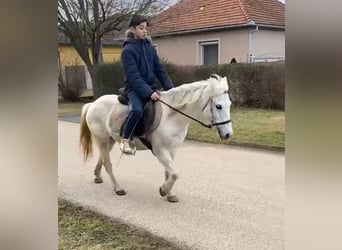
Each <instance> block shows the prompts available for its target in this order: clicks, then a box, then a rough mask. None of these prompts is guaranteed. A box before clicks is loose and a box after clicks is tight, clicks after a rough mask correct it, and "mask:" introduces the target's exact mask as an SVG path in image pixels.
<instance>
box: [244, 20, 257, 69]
mask: <svg viewBox="0 0 342 250" xmlns="http://www.w3.org/2000/svg"><path fill="white" fill-rule="evenodd" d="M258 30H259V26H258V25H256V26H255V30H251V31H249V33H248V54H247V62H248V63H250V62H251V61H252V60H251V52H252V51H251V50H252V33H254V32H256V31H258Z"/></svg>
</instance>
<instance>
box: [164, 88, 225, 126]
mask: <svg viewBox="0 0 342 250" xmlns="http://www.w3.org/2000/svg"><path fill="white" fill-rule="evenodd" d="M227 93H228V91H224V92H223V94H221V95H224V94H227ZM221 95H217V96H212V97H209V99H208V101H207V102H206V104H205V105H204V107H203V108H202V112H203V111H204V110H205V109H206V108H207V106H208V104H209V103H210V113H211V115H212V122H211V124H205V123H204V122H202V121H200V120H198V119H196V118H194V117H192V116H190V115H188V114H186V113H184V112H182V111H180V110H178V109H176V108H174V107H172V106H171V105H170V104H168V103H166V102H164V101H163V100H160V99H159V101H160V102H161V103H163V104H164V105H166V106H167V107H169V108H170V109H172V110H174V111H176V112H178V113H180V114H182V115H184V116H185V117H187V118H189V119H191V120H193V121H195V122H197V123H199V124H201V125H202V126H203V127H206V128H212V127H214V126H218V125H223V124H227V123H230V122H232V120H226V121H222V122H215V123H214V113H213V107H212V102H213V99H212V98H214V97H219V96H221Z"/></svg>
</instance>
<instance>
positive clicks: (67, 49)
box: [57, 32, 123, 89]
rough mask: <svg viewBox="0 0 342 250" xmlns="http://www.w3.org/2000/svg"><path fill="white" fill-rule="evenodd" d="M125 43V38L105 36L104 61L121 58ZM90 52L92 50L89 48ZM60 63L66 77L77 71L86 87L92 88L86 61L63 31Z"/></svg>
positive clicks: (59, 55)
mask: <svg viewBox="0 0 342 250" xmlns="http://www.w3.org/2000/svg"><path fill="white" fill-rule="evenodd" d="M122 45H123V38H121V39H114V38H113V36H108V37H104V38H103V43H102V56H103V62H104V63H110V62H113V61H118V60H120V56H121V51H122ZM89 54H91V50H90V49H89ZM57 56H58V65H60V66H61V67H62V68H63V69H65V72H64V73H65V78H68V76H67V74H68V73H69V72H70V74H75V69H76V71H77V72H78V73H79V74H81V75H83V76H82V77H83V78H84V82H85V88H87V89H92V83H91V78H90V75H89V72H88V70H87V69H86V67H85V63H84V62H83V60H82V59H81V57H80V56H79V55H78V53H77V52H76V50H75V48H74V47H73V45H72V44H71V42H70V41H69V39H68V38H67V37H65V36H64V35H63V34H62V33H61V32H58V54H57Z"/></svg>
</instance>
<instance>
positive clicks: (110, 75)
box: [97, 62, 124, 95]
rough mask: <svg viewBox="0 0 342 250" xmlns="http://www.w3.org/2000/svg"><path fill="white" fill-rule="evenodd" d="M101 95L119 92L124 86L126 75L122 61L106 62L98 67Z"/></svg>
mask: <svg viewBox="0 0 342 250" xmlns="http://www.w3.org/2000/svg"><path fill="white" fill-rule="evenodd" d="M97 80H98V84H99V89H100V95H104V94H117V93H119V88H121V87H123V86H124V76H123V72H122V69H121V64H120V62H114V63H105V64H102V65H100V66H99V67H98V68H97Z"/></svg>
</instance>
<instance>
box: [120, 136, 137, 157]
mask: <svg viewBox="0 0 342 250" xmlns="http://www.w3.org/2000/svg"><path fill="white" fill-rule="evenodd" d="M120 150H121V152H122V153H124V154H127V155H135V152H136V151H137V149H136V147H135V145H134V142H133V141H130V140H128V139H123V140H121V142H120Z"/></svg>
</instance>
